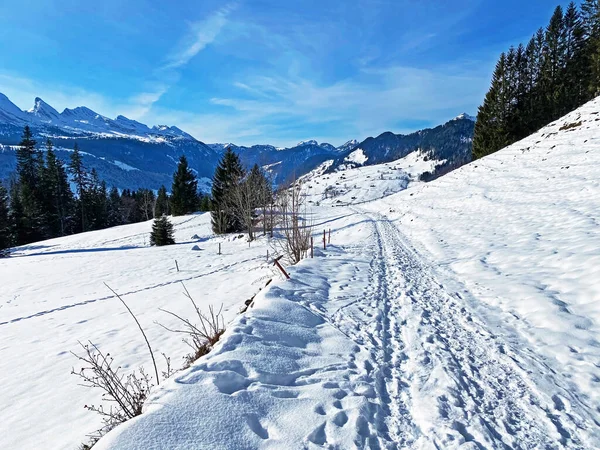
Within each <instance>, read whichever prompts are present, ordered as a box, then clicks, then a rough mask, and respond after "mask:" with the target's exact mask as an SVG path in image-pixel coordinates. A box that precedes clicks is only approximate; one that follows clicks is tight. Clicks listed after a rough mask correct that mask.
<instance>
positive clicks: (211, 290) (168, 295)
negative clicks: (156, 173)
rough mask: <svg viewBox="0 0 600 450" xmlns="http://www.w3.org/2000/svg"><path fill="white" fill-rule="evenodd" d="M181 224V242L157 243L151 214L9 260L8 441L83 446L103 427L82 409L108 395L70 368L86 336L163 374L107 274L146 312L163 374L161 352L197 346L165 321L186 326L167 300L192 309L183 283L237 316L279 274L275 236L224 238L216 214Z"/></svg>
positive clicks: (177, 355) (180, 309)
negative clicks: (272, 259)
mask: <svg viewBox="0 0 600 450" xmlns="http://www.w3.org/2000/svg"><path fill="white" fill-rule="evenodd" d="M173 221H174V223H175V238H176V241H177V242H178V244H177V245H175V246H172V247H162V248H150V247H149V242H148V240H149V232H150V228H151V222H144V223H139V224H133V225H126V226H122V227H116V228H111V229H107V230H101V231H95V232H89V233H84V234H79V235H74V236H68V237H65V238H59V239H53V240H49V241H44V242H39V243H36V244H31V245H29V246H25V247H20V248H19V249H17V251H16V253H15V256H14V257H11V258H10V259H0V280H1V283H0V284H1V285H2V292H1V293H0V335H1V336H2V345H1V346H0V399H2V401H1V406H0V416H1V421H2V426H1V427H0V429H1V430H2V431H1V432H0V448H2V449H33V448H40V443H43V444H44V448H48V449H74V448H76V447H77V445H78V444H79V443H81V442H83V441H84V440H86V439H85V436H86V435H87V434H88V433H91V432H92V431H94V430H95V429H96V428H98V425H99V420H98V418H97V417H96V415H95V414H93V413H91V412H88V411H86V410H84V408H83V406H84V405H85V404H92V403H96V404H98V402H99V401H100V396H99V392H93V391H90V390H88V389H85V388H82V387H80V386H78V380H77V378H76V377H75V376H73V375H70V372H71V368H72V367H73V366H74V365H76V360H75V358H74V357H73V356H72V355H71V354H70V352H71V351H74V352H78V351H79V348H78V344H77V341H78V340H80V341H82V342H86V341H87V340H91V341H93V342H94V343H96V344H99V345H100V348H102V349H103V350H105V351H108V352H110V353H111V354H112V355H113V356H114V357H115V360H116V361H117V363H119V364H122V365H123V366H124V367H125V368H126V369H125V370H127V369H129V368H131V369H135V368H137V367H139V366H140V365H144V366H145V368H146V369H148V370H149V371H150V373H152V372H153V371H152V370H151V366H150V364H149V356H148V353H147V349H146V348H145V344H144V341H143V339H142V338H141V336H140V335H139V331H138V330H136V328H135V324H134V323H133V322H132V319H131V317H129V316H128V314H127V311H126V310H125V309H124V308H123V306H122V305H121V304H120V303H119V301H118V300H117V299H116V298H114V296H113V295H112V294H111V292H110V291H109V290H108V289H107V288H106V287H105V286H104V284H103V283H104V282H106V283H107V284H109V285H110V286H111V287H112V288H113V289H115V290H116V291H117V292H119V293H121V294H123V298H124V299H125V301H127V302H128V305H129V306H130V307H131V309H132V310H133V311H134V312H135V313H136V315H137V316H138V319H139V320H140V322H141V324H142V325H143V326H144V328H145V330H146V333H147V334H148V337H149V339H150V341H151V343H152V345H153V346H154V351H155V352H156V353H157V357H158V358H160V359H159V360H158V363H159V371H161V370H164V369H165V363H164V360H163V358H162V357H161V356H160V353H161V352H164V353H166V354H167V355H169V356H171V357H172V363H173V366H174V367H181V365H182V363H183V362H182V361H183V360H182V358H183V356H184V355H185V354H187V353H188V348H187V346H186V345H185V344H183V343H182V342H181V336H180V335H175V334H172V333H167V332H165V331H164V330H163V329H162V328H161V327H160V326H158V325H157V324H156V323H155V321H159V322H160V323H162V324H164V325H166V326H170V327H172V326H174V325H176V323H175V322H174V321H172V320H171V318H170V317H169V316H168V315H166V314H165V313H163V312H161V311H159V308H165V309H168V310H171V311H173V312H176V313H178V314H184V315H185V316H186V317H190V318H191V317H192V313H193V309H192V306H191V305H190V303H189V301H188V300H187V299H186V298H185V297H184V296H183V287H182V286H181V284H180V281H184V282H185V285H186V287H187V288H188V290H189V291H190V293H191V294H192V295H193V296H194V298H195V300H196V301H197V302H198V303H199V304H200V305H201V307H202V308H204V310H205V311H206V308H207V307H208V305H211V304H213V305H215V306H216V307H218V306H219V305H221V303H222V304H223V305H224V314H225V318H226V320H228V321H229V320H231V318H232V317H234V316H235V315H236V314H237V312H238V310H239V308H240V307H241V306H243V303H244V301H245V300H246V299H248V298H249V297H251V296H252V295H254V294H255V293H256V292H258V290H259V288H261V287H262V286H263V285H264V283H265V280H264V277H266V276H271V268H270V267H267V266H266V252H267V248H268V247H267V244H266V243H265V242H263V241H260V240H259V241H257V242H255V243H253V244H252V246H251V247H250V248H249V247H248V243H247V242H246V241H245V240H244V239H235V240H234V236H228V237H224V238H214V237H212V233H211V231H210V217H209V216H208V215H207V214H203V215H195V216H184V217H178V218H175V219H174V220H173ZM195 235H197V237H199V238H192V237H193V236H195ZM219 242H221V244H222V250H223V254H222V255H217V249H218V243H219ZM194 245H198V247H199V248H200V250H199V251H193V250H192V247H193V246H194ZM175 260H177V262H178V264H179V268H180V272H177V270H176V268H175ZM9 405H10V406H9ZM34 424H35V425H34ZM32 427H34V428H35V432H33V431H32Z"/></svg>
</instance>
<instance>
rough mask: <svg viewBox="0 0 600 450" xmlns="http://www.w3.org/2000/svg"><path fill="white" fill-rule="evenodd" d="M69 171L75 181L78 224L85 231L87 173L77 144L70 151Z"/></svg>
mask: <svg viewBox="0 0 600 450" xmlns="http://www.w3.org/2000/svg"><path fill="white" fill-rule="evenodd" d="M69 173H70V174H71V177H72V178H73V182H74V183H75V189H76V190H77V196H78V199H77V208H78V209H79V216H80V218H81V222H80V226H81V231H87V229H88V228H87V223H86V222H87V220H86V208H87V204H86V203H87V200H88V199H87V196H88V185H89V181H88V174H87V170H86V168H85V166H84V165H83V159H82V158H81V153H79V146H78V145H77V144H75V146H74V147H73V153H71V161H70V163H69Z"/></svg>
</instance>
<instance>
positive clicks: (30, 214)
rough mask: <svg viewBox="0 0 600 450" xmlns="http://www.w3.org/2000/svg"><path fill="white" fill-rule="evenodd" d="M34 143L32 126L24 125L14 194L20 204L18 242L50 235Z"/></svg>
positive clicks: (40, 159)
mask: <svg viewBox="0 0 600 450" xmlns="http://www.w3.org/2000/svg"><path fill="white" fill-rule="evenodd" d="M35 146H36V141H35V140H34V139H33V134H32V133H31V129H30V128H29V127H28V126H26V127H25V128H24V130H23V137H22V139H21V142H20V143H19V147H18V149H17V177H18V185H17V191H16V193H15V195H16V196H17V197H18V203H19V204H20V211H19V212H18V214H19V215H20V216H19V217H18V218H16V220H17V221H18V223H19V224H20V232H19V239H18V241H17V244H18V245H21V244H27V243H29V242H34V241H40V240H43V239H45V238H47V237H50V234H49V231H48V221H47V218H46V215H45V211H44V205H43V194H42V193H43V187H42V185H41V176H42V173H43V170H44V165H43V156H42V155H41V152H39V151H38V150H36V147H35ZM11 197H13V195H12V194H11Z"/></svg>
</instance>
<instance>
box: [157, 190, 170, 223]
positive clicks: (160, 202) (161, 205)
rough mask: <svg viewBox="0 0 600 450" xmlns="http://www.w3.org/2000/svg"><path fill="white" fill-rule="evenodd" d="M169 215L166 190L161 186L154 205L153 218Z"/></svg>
mask: <svg viewBox="0 0 600 450" xmlns="http://www.w3.org/2000/svg"><path fill="white" fill-rule="evenodd" d="M169 214H170V211H169V195H168V194H167V188H166V187H164V186H161V187H160V189H159V190H158V195H157V197H156V203H155V205H154V217H160V216H168V215H169Z"/></svg>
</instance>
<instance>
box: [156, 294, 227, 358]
mask: <svg viewBox="0 0 600 450" xmlns="http://www.w3.org/2000/svg"><path fill="white" fill-rule="evenodd" d="M181 284H182V285H183V289H184V291H185V293H184V295H185V296H186V297H187V298H188V299H189V300H190V302H191V303H192V305H193V306H194V309H195V311H196V315H197V317H198V320H199V322H198V323H193V322H192V321H191V320H188V319H186V318H183V317H181V316H179V315H177V314H175V313H173V312H171V311H167V310H166V309H161V311H164V312H166V313H167V314H170V315H172V316H173V317H175V318H176V319H178V320H179V321H180V322H181V325H182V328H180V329H172V328H168V327H166V326H164V325H162V324H159V325H160V326H161V327H163V328H164V329H165V330H167V331H171V332H173V333H181V334H184V335H185V336H186V337H184V338H183V342H185V343H186V344H187V345H188V346H190V347H191V349H192V353H190V354H189V355H187V356H185V358H184V359H185V365H184V369H187V368H188V367H190V366H191V365H192V363H193V362H194V361H196V360H197V359H198V358H200V357H201V356H204V355H206V354H207V353H208V352H210V351H211V350H212V348H213V347H214V345H215V344H216V343H217V342H218V341H219V339H220V338H221V335H222V334H223V333H224V332H225V321H224V319H223V315H222V314H221V311H222V310H223V306H222V305H221V309H219V311H218V312H217V313H215V310H214V308H213V306H212V305H211V306H209V307H208V311H209V312H208V315H205V314H203V313H202V311H200V308H198V305H197V304H196V302H195V301H194V299H193V298H192V296H191V295H190V293H189V292H188V290H187V288H186V287H185V285H184V284H183V283H181Z"/></svg>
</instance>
